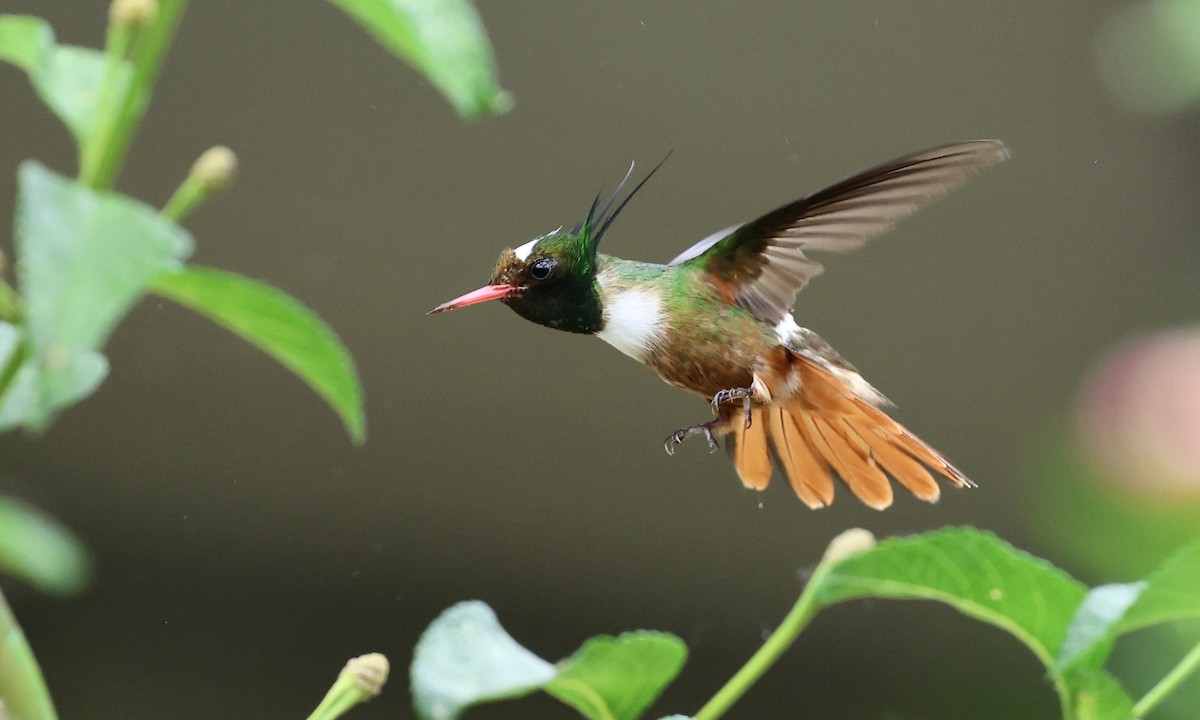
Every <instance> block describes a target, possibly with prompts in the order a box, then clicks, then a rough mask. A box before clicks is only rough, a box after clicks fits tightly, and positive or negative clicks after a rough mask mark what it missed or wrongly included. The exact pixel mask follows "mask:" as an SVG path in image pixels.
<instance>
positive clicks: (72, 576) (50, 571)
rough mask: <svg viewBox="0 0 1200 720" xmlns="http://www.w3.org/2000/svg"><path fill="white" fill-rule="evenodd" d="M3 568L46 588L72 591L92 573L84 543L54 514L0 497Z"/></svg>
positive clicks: (0, 562) (0, 550)
mask: <svg viewBox="0 0 1200 720" xmlns="http://www.w3.org/2000/svg"><path fill="white" fill-rule="evenodd" d="M0 569H3V570H4V571H5V572H7V573H9V574H11V575H15V576H16V577H19V578H21V579H22V580H25V581H26V582H28V583H30V584H31V585H34V586H36V587H37V588H38V589H40V590H42V591H43V592H48V593H55V594H70V593H74V592H77V591H79V590H81V589H83V587H84V585H86V584H87V581H88V576H89V567H88V554H87V551H86V550H84V548H83V545H81V544H80V543H79V541H78V540H76V539H75V537H74V536H73V535H71V533H70V532H69V531H68V530H67V529H66V528H64V527H63V526H62V525H60V524H59V523H58V522H57V521H55V520H54V519H53V518H51V517H49V516H47V515H46V514H44V513H42V512H41V511H39V510H37V509H35V508H32V507H30V506H28V505H25V504H24V503H20V502H17V501H15V500H9V499H4V498H0Z"/></svg>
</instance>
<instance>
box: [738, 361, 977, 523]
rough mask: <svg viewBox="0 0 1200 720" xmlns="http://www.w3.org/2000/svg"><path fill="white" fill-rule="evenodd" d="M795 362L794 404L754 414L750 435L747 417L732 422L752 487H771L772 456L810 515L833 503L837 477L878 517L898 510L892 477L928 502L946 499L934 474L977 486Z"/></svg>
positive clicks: (816, 370) (840, 386)
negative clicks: (797, 388) (811, 510)
mask: <svg viewBox="0 0 1200 720" xmlns="http://www.w3.org/2000/svg"><path fill="white" fill-rule="evenodd" d="M795 360H796V369H797V370H798V372H799V373H800V377H801V390H800V392H799V393H797V395H796V396H795V397H792V398H790V399H787V400H784V401H782V402H777V403H776V404H773V405H768V406H765V407H756V408H754V411H753V413H754V414H753V424H752V425H751V427H750V428H749V429H746V428H745V427H744V423H742V422H740V421H739V420H740V410H739V411H738V415H739V417H736V418H735V417H731V418H730V420H731V423H732V425H733V429H732V431H731V432H732V434H731V437H730V441H729V443H728V445H729V450H730V455H731V456H732V458H733V462H734V467H735V468H736V469H737V472H738V476H739V477H740V478H741V480H742V483H743V484H744V485H745V486H746V487H750V488H754V489H756V490H762V489H764V488H766V486H767V483H768V482H770V479H771V467H772V452H773V453H774V456H775V459H776V462H777V463H778V465H779V466H780V469H781V470H782V471H783V473H784V475H786V476H787V479H788V482H789V483H790V484H791V486H792V489H793V490H794V491H795V492H796V495H797V496H798V497H799V498H800V500H801V501H802V502H803V503H804V504H805V505H808V506H809V507H810V508H819V507H824V506H826V505H829V504H830V503H832V502H833V496H834V484H833V478H832V473H837V476H838V477H839V478H841V480H842V482H843V483H845V484H846V486H847V487H848V488H849V489H850V492H852V493H854V495H855V496H856V497H858V499H859V500H861V501H862V502H863V503H865V504H866V505H868V506H869V507H872V508H875V509H877V510H883V509H884V508H886V507H888V506H889V505H891V504H892V499H893V495H892V486H891V483H890V482H889V481H888V478H889V476H890V477H892V478H894V479H895V480H896V481H897V482H898V483H900V485H901V486H903V487H904V488H905V489H907V490H908V491H909V492H911V493H912V494H913V495H915V496H917V497H918V498H920V499H921V500H925V501H928V502H935V501H936V500H937V499H938V497H939V495H940V494H941V490H940V488H939V486H938V484H937V482H936V481H935V480H934V477H933V474H932V473H930V471H929V469H932V470H933V471H934V472H936V473H937V474H938V475H941V476H943V477H944V478H946V479H947V480H949V481H950V482H951V483H953V484H954V485H958V486H967V487H970V486H973V485H974V483H972V482H971V481H970V480H969V479H967V477H966V476H965V475H963V474H962V472H960V471H959V470H958V468H956V467H954V465H952V464H951V463H950V462H949V461H948V460H946V458H945V457H943V456H942V455H941V453H939V452H937V451H936V450H934V449H933V448H931V447H930V446H929V445H927V444H926V443H925V442H923V441H922V440H921V439H920V438H918V437H916V436H915V435H913V434H912V433H911V432H909V430H908V429H907V428H905V427H904V426H903V425H901V424H900V423H898V422H896V421H895V420H893V419H892V418H890V417H888V415H887V414H886V413H884V412H883V411H882V410H880V409H879V408H877V407H875V406H874V405H872V404H871V403H870V402H868V401H866V400H864V399H863V398H861V397H859V396H858V395H856V394H855V393H854V392H853V391H852V390H851V389H850V388H849V387H848V386H847V385H846V384H845V383H844V382H843V381H841V380H840V379H838V378H837V377H835V376H834V375H833V374H832V373H830V372H829V371H828V370H825V369H823V368H821V367H820V366H819V365H817V364H815V363H814V362H812V361H810V360H808V359H806V358H804V357H803V356H800V355H796V356H795ZM768 438H769V442H768ZM926 466H928V468H929V469H927V467H926Z"/></svg>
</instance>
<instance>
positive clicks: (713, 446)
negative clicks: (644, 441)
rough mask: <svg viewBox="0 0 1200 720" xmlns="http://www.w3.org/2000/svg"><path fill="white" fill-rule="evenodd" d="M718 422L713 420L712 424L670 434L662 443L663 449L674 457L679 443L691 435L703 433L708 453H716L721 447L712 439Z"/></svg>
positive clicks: (682, 429) (708, 423) (702, 424)
mask: <svg viewBox="0 0 1200 720" xmlns="http://www.w3.org/2000/svg"><path fill="white" fill-rule="evenodd" d="M720 422H721V421H720V420H713V421H712V422H706V423H701V424H699V425H692V426H691V427H685V428H680V429H678V430H676V431H675V432H673V433H671V437H669V438H667V441H666V442H665V443H663V448H665V449H666V451H667V454H668V455H674V454H675V448H677V447H679V443H681V442H683V441H684V440H686V439H688V438H689V437H691V436H693V435H699V434H701V433H703V434H704V439H705V440H707V441H708V451H709V452H716V451H717V449H718V448H719V447H721V446H720V445H718V444H717V439H716V438H715V437H713V428H715V427H716V426H717V424H719V423H720Z"/></svg>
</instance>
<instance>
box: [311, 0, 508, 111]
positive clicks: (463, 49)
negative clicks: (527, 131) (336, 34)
mask: <svg viewBox="0 0 1200 720" xmlns="http://www.w3.org/2000/svg"><path fill="white" fill-rule="evenodd" d="M330 2H332V3H333V4H334V5H336V6H338V7H339V8H341V9H342V10H344V11H345V12H346V13H347V14H348V15H350V17H352V18H354V19H355V20H357V21H358V22H359V24H361V25H362V26H363V27H364V28H366V29H367V31H368V32H370V33H371V34H372V35H373V36H374V37H375V39H376V40H377V41H378V42H379V44H381V45H383V46H384V47H385V48H387V49H388V50H390V51H391V52H393V53H394V54H396V55H398V56H399V57H401V58H403V59H404V60H406V61H408V62H409V63H410V64H411V65H412V66H413V67H415V68H416V69H417V70H419V71H420V72H422V73H423V74H424V75H425V77H426V78H427V79H428V80H429V81H430V82H431V83H433V85H434V86H435V87H436V88H437V89H438V90H440V91H441V92H442V94H443V95H445V96H446V99H447V100H449V101H450V104H451V105H453V106H454V108H455V109H456V110H457V111H458V113H459V114H460V115H462V116H463V117H466V118H477V117H479V116H482V115H486V114H500V113H503V112H505V111H507V110H508V108H509V107H511V105H512V99H511V97H510V96H509V95H508V93H506V92H505V91H504V90H503V89H501V88H500V86H499V84H498V82H497V80H496V66H495V61H494V60H493V58H492V46H491V43H490V42H488V38H487V34H486V32H485V31H484V28H483V22H482V21H481V20H480V19H479V14H478V13H477V12H476V11H475V7H474V6H473V5H472V4H471V2H470V0H330Z"/></svg>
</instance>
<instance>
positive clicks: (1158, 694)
mask: <svg viewBox="0 0 1200 720" xmlns="http://www.w3.org/2000/svg"><path fill="white" fill-rule="evenodd" d="M1196 668H1200V643H1196V646H1195V647H1193V648H1192V649H1191V650H1189V651H1188V654H1187V655H1184V656H1183V659H1182V660H1180V661H1179V664H1178V665H1176V666H1175V667H1173V668H1171V672H1169V673H1167V674H1166V675H1165V676H1164V677H1163V679H1162V680H1159V681H1158V684H1157V685H1155V686H1154V687H1152V688H1150V692H1148V693H1146V694H1145V695H1144V696H1143V697H1142V699H1141V700H1138V701H1137V704H1136V705H1134V706H1133V716H1134V717H1136V718H1141V717H1145V716H1146V713H1148V712H1150V711H1151V710H1153V709H1154V706H1155V705H1158V704H1159V703H1160V702H1162V700H1163V698H1165V697H1166V696H1167V695H1170V694H1171V692H1172V691H1173V690H1175V688H1177V687H1179V685H1180V684H1181V683H1182V682H1183V681H1184V680H1186V679H1187V677H1188V675H1191V674H1192V673H1193V672H1195V671H1196Z"/></svg>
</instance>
